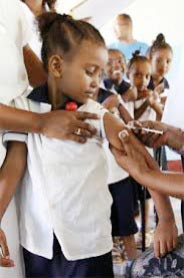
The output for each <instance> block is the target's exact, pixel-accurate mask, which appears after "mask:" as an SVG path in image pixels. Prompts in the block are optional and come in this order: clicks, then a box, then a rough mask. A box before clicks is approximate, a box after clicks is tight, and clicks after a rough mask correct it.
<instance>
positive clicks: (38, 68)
mask: <svg viewBox="0 0 184 278" xmlns="http://www.w3.org/2000/svg"><path fill="white" fill-rule="evenodd" d="M23 55H24V64H25V67H26V71H27V74H28V79H29V83H30V85H31V86H32V87H38V86H40V85H42V84H44V83H45V82H46V81H47V74H46V72H45V70H44V68H43V63H42V62H41V61H40V59H39V58H38V57H37V55H36V54H35V53H34V52H33V50H32V49H31V48H30V47H29V45H28V44H27V45H26V46H24V47H23Z"/></svg>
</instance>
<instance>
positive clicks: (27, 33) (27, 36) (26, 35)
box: [18, 1, 31, 47]
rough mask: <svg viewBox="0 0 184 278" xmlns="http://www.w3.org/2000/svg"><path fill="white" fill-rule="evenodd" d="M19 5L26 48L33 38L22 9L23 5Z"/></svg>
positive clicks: (22, 35)
mask: <svg viewBox="0 0 184 278" xmlns="http://www.w3.org/2000/svg"><path fill="white" fill-rule="evenodd" d="M19 2H20V3H18V12H19V14H18V16H19V20H20V25H21V30H20V31H21V37H22V47H24V46H25V45H26V44H28V42H29V40H30V36H31V30H30V27H29V26H28V22H27V20H26V17H25V13H24V11H23V8H22V3H21V1H19Z"/></svg>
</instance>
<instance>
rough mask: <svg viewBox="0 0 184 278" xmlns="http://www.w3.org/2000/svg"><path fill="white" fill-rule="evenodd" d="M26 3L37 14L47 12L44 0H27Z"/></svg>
mask: <svg viewBox="0 0 184 278" xmlns="http://www.w3.org/2000/svg"><path fill="white" fill-rule="evenodd" d="M25 3H26V5H27V6H28V7H29V9H30V10H31V11H32V13H33V14H34V15H35V16H37V15H40V14H42V13H43V12H45V7H44V6H43V0H36V1H33V0H26V1H25Z"/></svg>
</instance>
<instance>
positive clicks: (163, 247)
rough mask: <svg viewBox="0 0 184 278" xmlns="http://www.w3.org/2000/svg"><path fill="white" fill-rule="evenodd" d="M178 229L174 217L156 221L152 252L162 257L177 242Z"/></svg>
mask: <svg viewBox="0 0 184 278" xmlns="http://www.w3.org/2000/svg"><path fill="white" fill-rule="evenodd" d="M177 236H178V230H177V227H176V225H175V221H174V219H173V218H172V219H161V220H159V222H158V225H157V228H156V230H155V235H154V254H155V256H156V257H163V256H164V255H166V254H167V253H169V252H170V251H172V250H173V249H174V248H176V244H177Z"/></svg>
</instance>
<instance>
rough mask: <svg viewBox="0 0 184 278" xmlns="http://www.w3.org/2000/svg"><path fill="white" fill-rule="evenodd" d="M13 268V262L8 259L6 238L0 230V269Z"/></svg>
mask: <svg viewBox="0 0 184 278" xmlns="http://www.w3.org/2000/svg"><path fill="white" fill-rule="evenodd" d="M1 266H2V267H13V266H14V262H13V261H12V260H11V259H10V258H9V250H8V245H7V242H6V236H5V234H4V232H3V230H2V229H0V267H1Z"/></svg>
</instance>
